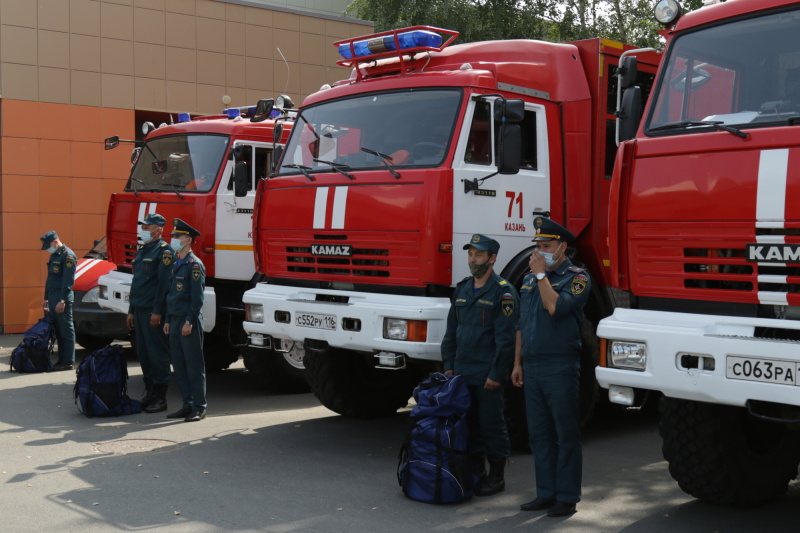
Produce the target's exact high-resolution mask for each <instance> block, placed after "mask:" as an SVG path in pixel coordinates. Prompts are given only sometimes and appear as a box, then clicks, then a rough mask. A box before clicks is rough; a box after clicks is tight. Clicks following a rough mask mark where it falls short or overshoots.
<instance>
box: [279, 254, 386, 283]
mask: <svg viewBox="0 0 800 533" xmlns="http://www.w3.org/2000/svg"><path fill="white" fill-rule="evenodd" d="M286 262H287V267H286V270H287V272H304V273H308V274H314V273H319V274H335V275H338V276H371V277H379V278H388V277H389V270H388V269H389V266H390V264H389V250H387V249H375V248H372V249H370V248H353V253H352V256H351V257H319V256H313V255H311V247H310V246H287V247H286Z"/></svg>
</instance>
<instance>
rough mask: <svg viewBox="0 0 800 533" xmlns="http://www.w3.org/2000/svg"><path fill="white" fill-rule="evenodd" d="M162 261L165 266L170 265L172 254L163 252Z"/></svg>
mask: <svg viewBox="0 0 800 533" xmlns="http://www.w3.org/2000/svg"><path fill="white" fill-rule="evenodd" d="M161 262H162V263H164V266H170V265H171V264H172V254H163V255H162V256H161Z"/></svg>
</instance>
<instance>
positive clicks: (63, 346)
mask: <svg viewBox="0 0 800 533" xmlns="http://www.w3.org/2000/svg"><path fill="white" fill-rule="evenodd" d="M60 299H61V297H60V292H58V293H56V294H53V295H48V296H47V306H48V308H49V310H50V318H51V319H52V320H53V327H54V328H55V330H56V340H57V341H58V361H57V364H70V365H71V364H73V363H74V362H75V323H74V322H73V321H72V302H64V312H63V313H56V306H57V305H58V302H59V300H60Z"/></svg>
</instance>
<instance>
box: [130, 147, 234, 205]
mask: <svg viewBox="0 0 800 533" xmlns="http://www.w3.org/2000/svg"><path fill="white" fill-rule="evenodd" d="M229 140H230V139H229V137H228V136H227V135H169V136H164V137H156V138H154V139H150V140H148V141H147V142H146V143H145V145H144V147H143V148H142V150H141V153H140V155H139V159H138V160H137V161H136V165H135V166H134V168H133V171H132V172H131V177H130V178H129V179H128V184H127V185H126V187H125V190H127V191H180V192H184V191H185V192H207V191H209V190H211V188H212V187H213V186H214V180H215V179H216V177H217V173H218V172H219V168H220V165H222V163H223V162H224V160H225V156H226V154H227V149H228V142H229Z"/></svg>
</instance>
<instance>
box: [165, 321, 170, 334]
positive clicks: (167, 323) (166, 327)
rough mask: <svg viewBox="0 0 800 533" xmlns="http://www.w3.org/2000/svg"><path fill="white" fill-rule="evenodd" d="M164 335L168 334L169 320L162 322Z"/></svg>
mask: <svg viewBox="0 0 800 533" xmlns="http://www.w3.org/2000/svg"><path fill="white" fill-rule="evenodd" d="M164 335H169V322H166V323H165V324H164Z"/></svg>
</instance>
